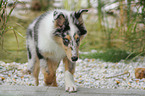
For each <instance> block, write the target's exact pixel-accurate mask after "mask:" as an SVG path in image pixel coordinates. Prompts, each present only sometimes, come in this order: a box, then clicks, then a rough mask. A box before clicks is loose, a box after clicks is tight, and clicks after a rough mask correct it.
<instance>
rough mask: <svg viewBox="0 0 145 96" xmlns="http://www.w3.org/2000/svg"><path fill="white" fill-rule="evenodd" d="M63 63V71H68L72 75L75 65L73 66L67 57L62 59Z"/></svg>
mask: <svg viewBox="0 0 145 96" xmlns="http://www.w3.org/2000/svg"><path fill="white" fill-rule="evenodd" d="M63 63H64V64H65V71H69V72H70V73H71V74H74V72H75V65H73V64H72V63H71V62H70V61H69V60H68V58H67V57H65V58H64V59H63Z"/></svg>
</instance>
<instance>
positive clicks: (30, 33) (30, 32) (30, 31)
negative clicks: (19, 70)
mask: <svg viewBox="0 0 145 96" xmlns="http://www.w3.org/2000/svg"><path fill="white" fill-rule="evenodd" d="M29 35H30V37H31V38H32V30H29Z"/></svg>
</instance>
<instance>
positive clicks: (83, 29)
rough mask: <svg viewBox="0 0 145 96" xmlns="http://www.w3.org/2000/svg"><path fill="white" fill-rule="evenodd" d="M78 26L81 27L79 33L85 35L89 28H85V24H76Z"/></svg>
mask: <svg viewBox="0 0 145 96" xmlns="http://www.w3.org/2000/svg"><path fill="white" fill-rule="evenodd" d="M76 26H77V28H78V29H79V31H80V32H79V35H80V36H81V35H85V34H86V33H87V30H86V29H85V27H84V26H83V25H76Z"/></svg>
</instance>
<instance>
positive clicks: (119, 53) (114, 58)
mask: <svg viewBox="0 0 145 96" xmlns="http://www.w3.org/2000/svg"><path fill="white" fill-rule="evenodd" d="M136 56H137V53H133V54H129V53H128V52H127V51H124V50H120V49H108V50H106V51H105V52H102V53H89V54H80V58H82V59H84V58H89V59H92V58H94V59H100V60H103V61H106V62H114V63H115V62H119V61H120V60H129V59H133V58H134V57H136Z"/></svg>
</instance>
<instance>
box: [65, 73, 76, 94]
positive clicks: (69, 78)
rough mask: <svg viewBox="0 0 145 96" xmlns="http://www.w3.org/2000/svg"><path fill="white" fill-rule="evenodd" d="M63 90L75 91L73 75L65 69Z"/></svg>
mask: <svg viewBox="0 0 145 96" xmlns="http://www.w3.org/2000/svg"><path fill="white" fill-rule="evenodd" d="M65 90H66V91H69V92H73V91H77V87H76V85H75V82H74V78H73V75H72V74H71V73H70V72H69V71H65Z"/></svg>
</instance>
